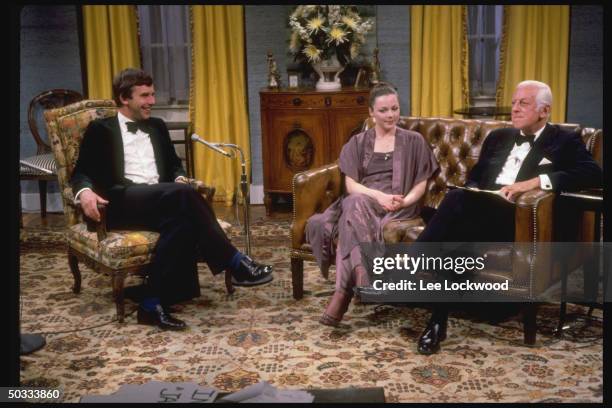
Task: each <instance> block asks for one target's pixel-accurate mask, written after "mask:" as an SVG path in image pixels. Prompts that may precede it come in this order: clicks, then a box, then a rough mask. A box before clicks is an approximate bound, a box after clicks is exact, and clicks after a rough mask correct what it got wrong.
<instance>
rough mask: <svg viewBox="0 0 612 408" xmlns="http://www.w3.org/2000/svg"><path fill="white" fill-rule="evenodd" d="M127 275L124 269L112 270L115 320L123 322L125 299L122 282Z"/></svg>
mask: <svg viewBox="0 0 612 408" xmlns="http://www.w3.org/2000/svg"><path fill="white" fill-rule="evenodd" d="M126 276H127V272H126V271H114V273H113V277H112V279H113V298H114V299H115V305H116V306H117V321H118V322H119V323H123V320H124V318H125V299H124V293H123V288H124V283H125V277H126Z"/></svg>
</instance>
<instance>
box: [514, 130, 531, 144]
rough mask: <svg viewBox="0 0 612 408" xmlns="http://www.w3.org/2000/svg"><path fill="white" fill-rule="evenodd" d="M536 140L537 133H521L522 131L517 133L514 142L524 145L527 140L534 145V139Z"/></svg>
mask: <svg viewBox="0 0 612 408" xmlns="http://www.w3.org/2000/svg"><path fill="white" fill-rule="evenodd" d="M534 140H535V135H525V136H523V135H521V134H520V133H519V134H517V135H516V137H515V138H514V142H515V143H516V145H517V146H520V145H522V144H523V143H525V142H527V143H529V146H532V147H533V141H534Z"/></svg>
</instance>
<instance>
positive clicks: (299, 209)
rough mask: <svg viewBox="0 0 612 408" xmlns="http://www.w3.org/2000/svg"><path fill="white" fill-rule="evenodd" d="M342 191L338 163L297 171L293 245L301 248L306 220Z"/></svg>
mask: <svg viewBox="0 0 612 408" xmlns="http://www.w3.org/2000/svg"><path fill="white" fill-rule="evenodd" d="M341 193H342V177H341V174H340V167H339V166H338V163H332V164H327V165H325V166H322V167H319V168H316V169H311V170H307V171H304V172H301V173H297V174H295V175H294V176H293V223H292V224H291V245H292V248H293V249H299V248H300V247H301V245H302V244H303V243H304V238H305V236H304V232H305V229H306V221H308V218H310V216H311V215H313V214H315V213H319V212H323V211H325V209H326V208H327V207H329V205H330V204H331V203H333V202H334V201H335V200H336V199H337V198H338V197H340V194H341Z"/></svg>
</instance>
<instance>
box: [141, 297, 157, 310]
mask: <svg viewBox="0 0 612 408" xmlns="http://www.w3.org/2000/svg"><path fill="white" fill-rule="evenodd" d="M157 305H159V298H154V297H148V298H145V299H143V300H142V302H140V307H141V308H142V309H143V310H146V311H147V312H152V311H153V310H155V308H156V307H157Z"/></svg>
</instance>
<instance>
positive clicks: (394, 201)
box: [376, 191, 404, 212]
mask: <svg viewBox="0 0 612 408" xmlns="http://www.w3.org/2000/svg"><path fill="white" fill-rule="evenodd" d="M376 201H377V202H378V204H380V206H381V207H382V208H384V209H385V210H387V211H389V212H391V211H397V210H399V209H400V208H402V206H403V203H404V197H402V196H401V195H398V194H387V193H383V192H382V191H379V192H378V193H377V194H376Z"/></svg>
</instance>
